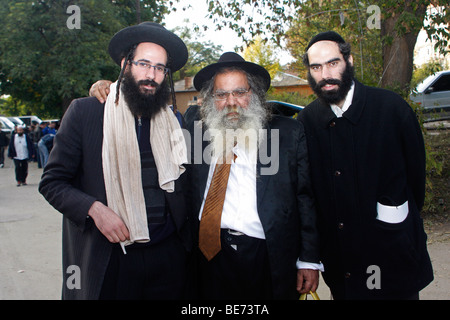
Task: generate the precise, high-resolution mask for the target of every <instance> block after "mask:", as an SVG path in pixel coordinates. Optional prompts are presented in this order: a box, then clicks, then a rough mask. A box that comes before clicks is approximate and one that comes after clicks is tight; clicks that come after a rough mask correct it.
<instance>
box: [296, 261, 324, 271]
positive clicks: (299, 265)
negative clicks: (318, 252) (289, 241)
mask: <svg viewBox="0 0 450 320" xmlns="http://www.w3.org/2000/svg"><path fill="white" fill-rule="evenodd" d="M296 265H297V269H312V270H319V271H322V272H324V271H325V269H324V267H323V264H322V263H312V262H303V261H300V260H298V259H297V263H296Z"/></svg>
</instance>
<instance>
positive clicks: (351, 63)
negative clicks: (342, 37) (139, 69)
mask: <svg viewBox="0 0 450 320" xmlns="http://www.w3.org/2000/svg"><path fill="white" fill-rule="evenodd" d="M348 62H349V63H350V65H351V66H352V67H353V56H352V55H350V56H349V57H348Z"/></svg>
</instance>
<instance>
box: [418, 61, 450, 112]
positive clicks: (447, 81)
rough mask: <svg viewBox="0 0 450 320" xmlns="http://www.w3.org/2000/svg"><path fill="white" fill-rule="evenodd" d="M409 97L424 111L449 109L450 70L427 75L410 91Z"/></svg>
mask: <svg viewBox="0 0 450 320" xmlns="http://www.w3.org/2000/svg"><path fill="white" fill-rule="evenodd" d="M410 99H411V100H412V101H414V102H416V103H417V104H419V105H420V106H421V107H422V108H423V109H424V111H432V110H433V111H450V70H448V71H440V72H436V73H435V74H433V75H431V76H429V77H427V78H426V79H425V80H423V81H422V82H421V83H420V84H419V85H418V86H417V88H416V89H415V90H414V91H413V92H412V93H411V95H410Z"/></svg>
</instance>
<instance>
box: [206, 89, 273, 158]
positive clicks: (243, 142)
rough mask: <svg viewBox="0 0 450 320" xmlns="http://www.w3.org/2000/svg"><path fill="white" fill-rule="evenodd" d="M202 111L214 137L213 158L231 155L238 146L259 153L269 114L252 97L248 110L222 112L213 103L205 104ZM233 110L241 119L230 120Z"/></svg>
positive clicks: (225, 110)
mask: <svg viewBox="0 0 450 320" xmlns="http://www.w3.org/2000/svg"><path fill="white" fill-rule="evenodd" d="M202 109H203V110H202V112H203V120H204V122H205V124H206V126H207V128H208V130H209V132H210V134H211V146H210V147H211V151H212V156H213V157H215V156H216V157H219V156H220V155H229V154H231V150H232V148H233V147H234V146H235V145H236V144H239V146H240V147H241V148H244V149H245V150H246V151H247V152H248V153H253V152H255V153H256V152H257V151H258V148H259V145H260V143H261V140H262V137H263V135H262V133H263V130H262V129H263V127H264V124H265V121H266V117H267V111H266V109H265V108H264V106H262V105H261V103H259V101H258V100H257V99H255V98H254V97H252V98H251V99H250V103H249V105H248V107H247V108H242V107H240V106H237V107H234V108H233V107H229V106H227V107H225V108H223V109H222V110H220V111H219V110H217V109H216V107H215V105H214V101H213V100H210V102H209V104H208V102H206V104H205V103H204V104H203V106H202ZM231 110H232V111H233V112H236V113H238V119H233V120H230V119H228V117H227V113H229V112H230V111H231Z"/></svg>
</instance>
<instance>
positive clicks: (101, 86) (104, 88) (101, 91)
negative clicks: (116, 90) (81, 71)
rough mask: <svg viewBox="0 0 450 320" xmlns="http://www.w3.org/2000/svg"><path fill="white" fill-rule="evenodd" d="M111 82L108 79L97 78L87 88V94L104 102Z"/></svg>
mask: <svg viewBox="0 0 450 320" xmlns="http://www.w3.org/2000/svg"><path fill="white" fill-rule="evenodd" d="M111 84H112V81H109V80H98V81H97V82H96V83H94V84H93V85H92V87H91V89H89V96H90V97H96V98H97V99H98V101H100V102H101V103H104V102H105V101H106V98H107V97H108V94H109V91H110V90H109V86H110V85H111Z"/></svg>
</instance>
